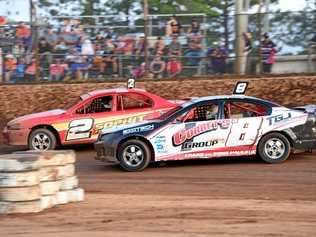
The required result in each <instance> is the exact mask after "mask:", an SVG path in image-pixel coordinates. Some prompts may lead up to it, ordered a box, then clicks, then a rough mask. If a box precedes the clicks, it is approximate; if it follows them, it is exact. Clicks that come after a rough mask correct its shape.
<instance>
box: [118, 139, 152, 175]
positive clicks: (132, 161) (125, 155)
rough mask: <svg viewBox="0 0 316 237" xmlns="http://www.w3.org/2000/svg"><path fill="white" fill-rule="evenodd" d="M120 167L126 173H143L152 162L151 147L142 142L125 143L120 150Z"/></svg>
mask: <svg viewBox="0 0 316 237" xmlns="http://www.w3.org/2000/svg"><path fill="white" fill-rule="evenodd" d="M118 160H119V162H120V166H121V167H122V168H123V169H124V170H126V171H130V172H133V171H141V170H143V169H145V168H146V167H147V166H148V164H149V162H150V160H151V152H150V149H149V147H148V146H147V145H146V144H145V143H144V142H142V141H140V140H136V139H134V140H129V141H126V142H124V143H123V144H122V145H121V146H120V148H119V150H118Z"/></svg>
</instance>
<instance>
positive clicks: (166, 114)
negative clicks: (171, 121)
mask: <svg viewBox="0 0 316 237" xmlns="http://www.w3.org/2000/svg"><path fill="white" fill-rule="evenodd" d="M182 108H183V107H182V106H177V107H174V108H173V109H171V110H168V111H167V112H166V113H164V114H162V115H161V116H160V117H158V118H156V119H158V120H165V119H167V118H169V117H170V116H172V115H173V114H175V113H176V112H177V111H179V110H180V109H182Z"/></svg>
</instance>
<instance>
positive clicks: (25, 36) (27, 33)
mask: <svg viewBox="0 0 316 237" xmlns="http://www.w3.org/2000/svg"><path fill="white" fill-rule="evenodd" d="M15 34H16V37H17V39H19V40H21V41H22V42H23V45H24V46H25V49H27V47H28V46H30V45H29V44H30V40H31V30H30V28H29V26H27V25H26V24H25V23H24V22H20V24H19V25H18V27H17V28H16V33H15Z"/></svg>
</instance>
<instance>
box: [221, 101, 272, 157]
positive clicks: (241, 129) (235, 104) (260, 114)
mask: <svg viewBox="0 0 316 237" xmlns="http://www.w3.org/2000/svg"><path fill="white" fill-rule="evenodd" d="M224 111H225V113H224V116H225V119H229V120H231V128H230V133H229V136H228V138H227V141H226V144H225V145H226V147H229V148H234V151H236V152H238V151H240V152H241V154H242V153H243V151H244V152H245V154H247V153H248V151H250V152H252V153H253V154H255V151H256V147H255V145H256V142H257V139H258V137H259V136H260V132H261V129H262V126H263V123H264V121H265V120H266V118H267V116H268V115H269V114H270V112H271V111H270V108H269V107H267V106H265V105H263V104H260V103H258V102H254V101H246V100H227V101H226V102H225V104H224Z"/></svg>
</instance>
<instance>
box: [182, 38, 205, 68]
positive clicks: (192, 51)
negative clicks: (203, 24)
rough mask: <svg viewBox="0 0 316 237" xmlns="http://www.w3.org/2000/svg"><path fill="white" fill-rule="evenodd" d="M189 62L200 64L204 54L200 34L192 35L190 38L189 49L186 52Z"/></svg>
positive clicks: (194, 64)
mask: <svg viewBox="0 0 316 237" xmlns="http://www.w3.org/2000/svg"><path fill="white" fill-rule="evenodd" d="M186 56H187V57H188V61H189V64H190V65H192V66H198V65H199V63H200V61H201V57H202V56H203V45H202V38H201V37H200V36H191V37H190V39H189V49H188V52H187V54H186Z"/></svg>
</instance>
